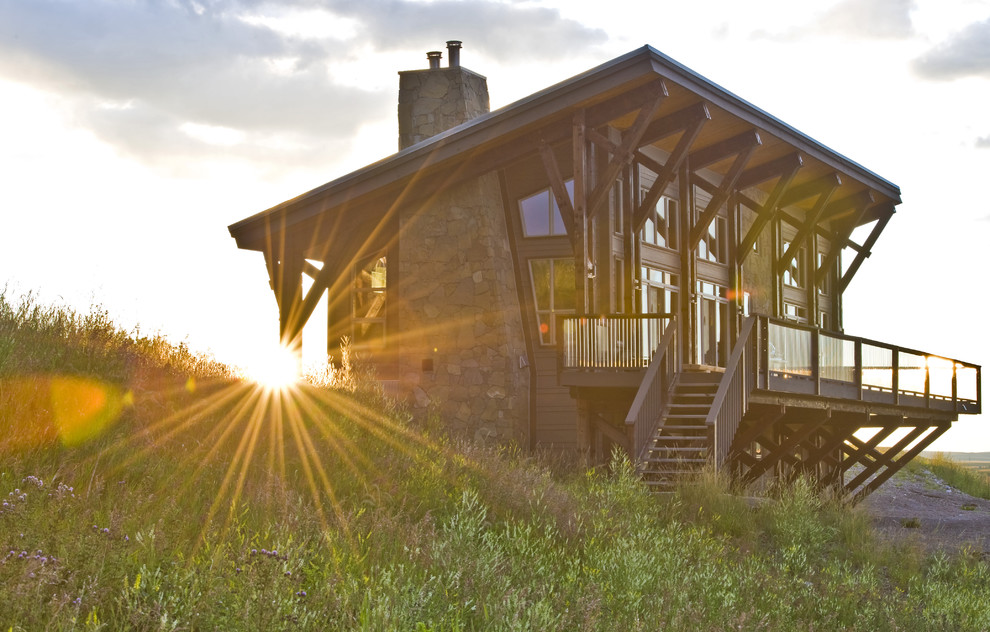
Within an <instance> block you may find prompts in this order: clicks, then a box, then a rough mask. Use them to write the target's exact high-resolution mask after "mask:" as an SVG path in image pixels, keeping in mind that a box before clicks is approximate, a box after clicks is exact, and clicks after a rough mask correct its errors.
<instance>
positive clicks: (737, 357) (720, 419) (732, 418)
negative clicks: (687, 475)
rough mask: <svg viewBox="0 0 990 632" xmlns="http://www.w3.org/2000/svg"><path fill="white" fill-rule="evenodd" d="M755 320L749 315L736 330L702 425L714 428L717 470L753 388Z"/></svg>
mask: <svg viewBox="0 0 990 632" xmlns="http://www.w3.org/2000/svg"><path fill="white" fill-rule="evenodd" d="M755 325H756V317H754V316H750V317H749V318H747V319H746V320H744V321H743V325H742V328H741V329H740V331H739V339H738V340H737V341H736V344H735V345H734V346H733V348H732V354H731V355H730V356H729V361H728V362H727V363H726V365H725V373H724V374H723V375H722V379H721V380H720V381H719V385H718V390H717V391H715V398H714V399H713V400H712V407H711V409H710V410H709V411H708V418H707V419H706V420H705V423H706V424H707V425H708V426H709V427H710V428H712V427H713V428H714V431H715V432H714V435H715V446H714V456H715V467H716V468H721V467H722V465H723V464H724V463H725V461H726V459H727V458H728V455H729V448H730V447H731V446H732V440H733V439H734V438H735V436H736V431H737V430H739V424H740V422H742V418H743V415H745V414H746V410H747V408H748V406H747V401H746V400H747V397H748V395H749V391H750V389H752V387H753V382H754V378H755V362H754V361H753V360H754V359H755V358H754V353H753V350H755V348H756V347H755V345H753V344H751V340H756V336H755V335H754V330H755V329H756V326H755Z"/></svg>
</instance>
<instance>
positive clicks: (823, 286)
mask: <svg viewBox="0 0 990 632" xmlns="http://www.w3.org/2000/svg"><path fill="white" fill-rule="evenodd" d="M825 256H826V255H825V253H824V252H819V253H818V266H817V267H818V269H819V270H821V268H822V264H824V263H825ZM830 272H831V270H830V271H829V272H826V273H825V276H824V277H822V282H821V283H820V284H819V285H818V293H819V294H821V295H826V296H827V295H829V294H831V293H832V291H831V290H832V275H831V274H830Z"/></svg>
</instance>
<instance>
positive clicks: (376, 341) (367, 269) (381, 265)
mask: <svg viewBox="0 0 990 632" xmlns="http://www.w3.org/2000/svg"><path fill="white" fill-rule="evenodd" d="M387 263H388V261H387V259H386V257H385V255H378V256H375V257H372V258H370V259H366V260H364V261H362V262H361V263H359V264H358V265H357V267H356V269H355V273H354V286H353V288H352V291H351V306H352V310H353V314H352V315H353V318H352V320H351V325H352V326H351V342H352V344H353V345H354V346H355V347H362V348H374V349H380V348H382V347H384V346H385V295H386V292H387V290H388V275H387V274H386V271H387V269H388V266H387Z"/></svg>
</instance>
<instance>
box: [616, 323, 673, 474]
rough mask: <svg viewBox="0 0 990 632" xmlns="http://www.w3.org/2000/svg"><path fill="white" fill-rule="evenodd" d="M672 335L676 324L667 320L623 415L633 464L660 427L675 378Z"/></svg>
mask: <svg viewBox="0 0 990 632" xmlns="http://www.w3.org/2000/svg"><path fill="white" fill-rule="evenodd" d="M676 333H677V320H676V319H674V318H671V319H670V324H669V325H667V328H666V330H665V331H664V332H663V338H661V339H660V343H659V344H658V345H657V352H656V353H655V354H654V356H653V360H651V361H650V365H649V367H647V369H646V374H645V375H644V376H643V381H642V382H641V383H640V385H639V390H637V391H636V397H635V398H634V399H633V403H632V406H630V407H629V413H628V414H627V415H626V426H627V427H629V428H631V431H632V451H631V454H632V457H633V458H634V459H635V460H636V462H637V463H639V461H641V460H642V458H643V450H644V449H645V448H646V445H647V443H648V442H649V440H650V436H651V435H652V434H653V432H654V430H656V427H657V425H658V424H659V423H660V420H661V418H662V417H661V415H662V413H663V409H664V405H665V404H666V403H667V399H668V397H667V394H668V393H669V392H670V388H671V386H672V385H673V383H674V377H675V376H676V374H677V358H676V356H677V353H676V349H677V347H676V346H675V345H674V338H675V335H676Z"/></svg>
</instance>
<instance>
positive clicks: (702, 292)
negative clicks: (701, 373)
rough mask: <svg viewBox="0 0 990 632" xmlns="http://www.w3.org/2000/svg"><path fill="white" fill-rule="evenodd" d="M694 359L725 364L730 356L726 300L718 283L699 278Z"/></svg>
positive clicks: (725, 295) (722, 365)
mask: <svg viewBox="0 0 990 632" xmlns="http://www.w3.org/2000/svg"><path fill="white" fill-rule="evenodd" d="M697 292H698V301H697V313H696V315H695V317H696V318H697V336H698V338H697V341H696V342H697V344H696V348H697V353H698V359H697V361H698V362H699V363H700V364H706V365H708V366H721V367H724V366H725V363H726V361H727V360H728V357H729V301H728V298H727V294H726V290H725V288H724V287H722V286H721V285H715V284H714V283H707V282H705V281H698V285H697Z"/></svg>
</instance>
